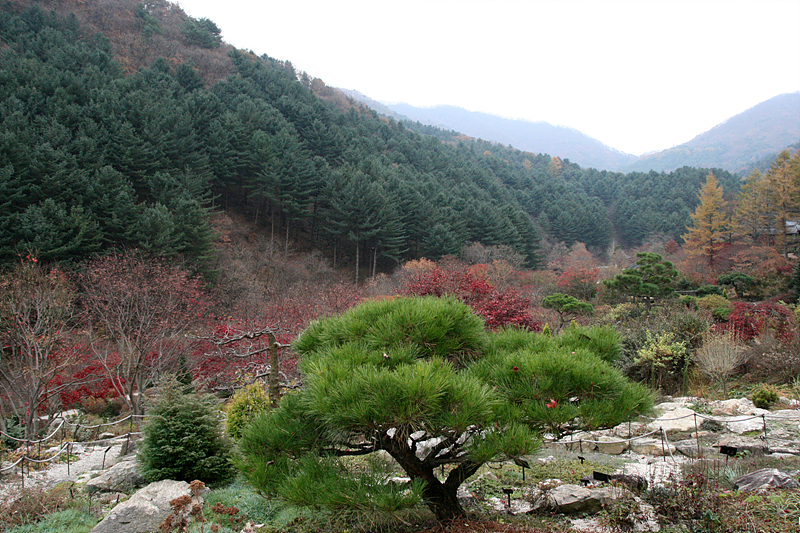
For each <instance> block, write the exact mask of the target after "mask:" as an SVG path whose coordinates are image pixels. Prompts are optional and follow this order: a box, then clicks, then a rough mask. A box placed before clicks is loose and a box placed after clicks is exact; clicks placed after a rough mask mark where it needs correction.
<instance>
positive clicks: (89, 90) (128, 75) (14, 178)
mask: <svg viewBox="0 0 800 533" xmlns="http://www.w3.org/2000/svg"><path fill="white" fill-rule="evenodd" d="M144 5H145V4H131V6H130V7H133V8H134V9H131V12H133V13H134V16H132V17H130V18H131V22H130V24H129V26H130V27H128V28H122V29H127V31H132V30H133V29H135V30H136V31H138V32H140V34H141V35H138V36H137V37H138V38H139V39H140V41H141V43H142V46H146V45H147V44H148V42H149V41H148V37H147V36H148V35H152V36H161V37H163V35H161V34H163V33H165V32H166V29H164V28H165V27H164V26H163V25H162V23H161V22H160V21H159V19H158V16H159V15H161V14H162V13H163V12H164V6H163V5H162V4H160V3H158V2H154V3H150V4H147V6H150V7H148V8H145V7H143V6H144ZM165 5H169V4H166V3H165ZM156 6H158V7H156ZM120 8H122V6H120ZM148 9H150V10H151V11H152V13H151V12H150V11H148ZM175 12H176V9H172V10H171V11H169V13H170V14H171V15H172V16H173V18H174V15H175ZM89 18H90V20H91V17H89ZM183 20H184V22H182V24H183V25H184V26H182V27H183V29H184V31H183V33H178V36H179V38H180V39H182V41H181V42H182V43H183V44H184V46H185V47H187V48H188V49H190V50H191V49H193V48H195V49H200V50H204V51H206V52H208V53H211V52H218V53H220V54H223V53H224V52H223V51H222V50H220V49H219V48H220V46H221V45H220V43H219V42H216V41H214V39H213V37H214V35H215V33H214V27H213V23H212V26H211V27H210V29H209V28H206V27H204V26H202V25H199V26H200V29H198V28H197V27H195V26H198V24H196V23H197V21H192V19H190V18H188V17H186V16H185V15H184V16H183ZM190 22H192V24H194V26H192V28H193V29H192V31H193V32H195V33H196V32H200V34H201V36H202V37H204V38H207V39H208V42H206V41H204V40H202V39H201V38H200V37H197V36H196V35H195V33H189V32H188V30H186V27H185V26H186V25H188V24H189V23H190ZM165 23H166V21H165ZM118 24H121V23H118ZM173 24H174V23H173ZM116 31H122V30H120V29H119V28H116ZM202 32H205V34H203V33H202ZM173 33H175V32H173ZM216 35H217V36H218V31H217V33H216ZM2 38H3V41H4V42H5V43H6V46H7V49H6V51H5V53H4V54H3V56H2V61H3V72H4V79H3V82H2V91H3V100H2V102H3V104H2V105H3V111H2V120H3V125H4V132H5V134H4V138H3V147H2V151H0V154H2V155H1V157H2V158H3V159H2V161H0V172H2V173H3V175H4V180H3V187H4V195H3V197H4V198H6V201H5V202H4V204H3V205H2V208H1V209H0V225H1V227H2V228H3V233H2V242H0V258H2V261H3V262H5V263H8V262H13V261H14V259H15V257H17V256H18V255H19V254H20V253H21V252H24V251H26V250H35V251H36V253H37V255H38V256H39V257H40V258H42V259H46V260H52V261H64V260H71V261H75V260H80V259H83V258H87V257H90V256H91V255H92V254H94V253H96V252H98V251H102V250H108V249H111V248H114V247H117V248H118V247H122V246H125V247H137V248H143V249H145V250H149V251H152V252H154V253H157V254H161V255H178V254H180V255H183V256H185V257H188V258H191V259H192V260H193V261H195V262H196V263H197V264H198V265H200V267H201V268H206V267H207V265H208V264H209V263H208V261H209V259H210V256H211V255H212V248H211V241H212V240H213V230H212V228H211V226H210V222H209V216H210V215H211V213H213V212H217V211H219V210H226V211H233V212H238V213H242V214H245V215H246V216H247V217H248V218H249V219H250V220H252V221H253V222H254V223H256V224H257V225H259V226H260V227H262V228H269V231H270V232H271V234H274V235H277V234H278V233H281V234H282V235H283V237H282V238H283V241H284V242H287V241H288V240H294V241H296V242H299V243H307V245H308V246H310V247H316V248H319V249H321V250H322V251H323V253H324V254H325V255H326V256H327V257H330V258H334V257H335V258H336V264H337V265H343V264H348V265H349V266H351V267H353V268H355V267H356V266H358V268H360V269H362V270H364V269H367V268H369V269H374V268H375V267H376V266H377V268H379V269H386V268H391V267H392V266H394V265H396V264H397V261H401V260H407V259H413V258H418V257H428V258H433V259H438V258H439V257H442V256H445V255H449V254H458V253H460V251H461V249H462V248H463V247H464V246H466V245H468V244H471V243H473V242H480V243H481V244H483V245H486V246H499V245H505V246H509V247H511V248H512V249H513V250H514V251H515V252H516V253H518V254H520V255H521V256H522V257H523V258H524V264H525V265H526V266H529V267H532V266H536V265H538V264H540V263H541V259H542V257H541V254H539V252H538V247H539V239H540V237H547V238H548V239H549V240H552V241H554V242H559V241H560V242H564V243H565V244H566V245H567V246H571V245H572V244H574V243H575V242H577V241H578V240H580V241H581V242H584V243H585V244H586V245H587V246H588V247H589V248H590V249H591V250H593V251H595V252H597V253H600V254H604V253H605V252H606V251H607V250H608V249H609V247H610V246H611V245H612V244H616V245H619V246H623V247H625V248H628V247H633V246H638V245H640V244H641V243H642V242H644V241H645V240H646V239H647V238H648V237H650V236H653V235H655V234H661V235H665V236H667V237H668V238H679V236H680V235H681V234H682V233H683V231H684V228H685V226H686V225H687V223H688V222H689V214H690V212H691V210H692V209H693V207H694V205H695V203H696V198H695V192H696V190H697V189H698V188H699V186H700V184H701V183H702V181H703V179H704V178H705V174H706V171H704V170H698V169H691V168H684V169H680V170H677V171H674V172H672V173H669V174H664V173H661V174H658V173H649V174H639V173H634V174H619V173H610V172H605V171H604V172H598V171H595V170H592V169H582V168H580V167H578V166H576V165H573V164H570V163H569V162H568V161H561V160H560V159H558V157H557V156H556V155H553V156H552V157H551V156H549V155H544V154H531V153H524V152H520V151H516V150H513V149H508V148H505V147H503V146H500V145H489V144H486V143H482V142H476V141H462V140H460V139H459V138H458V136H457V135H456V134H454V133H452V132H442V131H441V130H436V131H435V132H434V133H435V134H436V135H437V136H438V137H439V138H437V137H435V136H432V135H427V134H426V133H431V132H432V131H431V130H433V128H426V127H422V126H420V125H418V124H410V123H397V122H395V121H393V120H387V119H384V118H382V117H379V116H377V115H376V114H375V113H373V112H370V111H367V110H365V109H364V108H361V107H357V106H355V105H351V106H349V109H347V111H341V110H339V109H337V108H334V107H332V106H331V105H329V104H326V102H325V101H323V100H321V99H320V98H318V97H317V96H315V94H314V92H313V91H312V89H314V88H316V89H317V92H324V91H325V89H326V88H324V85H323V84H321V83H320V82H319V80H313V81H311V80H310V79H309V78H308V76H307V75H305V74H302V75H300V76H298V73H297V72H295V71H294V69H293V68H292V66H291V65H290V64H288V63H282V62H276V61H274V60H271V59H270V58H269V57H267V56H263V57H260V58H259V57H255V56H254V55H252V54H250V53H246V52H244V51H237V50H230V51H229V52H228V58H227V61H228V63H229V65H230V67H229V69H230V71H231V72H232V74H231V75H230V76H228V77H225V78H223V79H220V80H219V81H217V82H215V83H213V84H210V85H208V84H206V83H205V82H204V80H205V79H207V78H208V77H209V73H208V72H203V71H201V70H198V68H196V67H193V64H194V63H195V62H197V63H199V62H200V61H201V60H202V57H203V56H198V58H197V59H195V60H193V61H187V62H182V63H181V62H178V61H177V60H176V59H175V58H169V59H168V60H165V59H154V60H153V61H152V62H151V63H150V64H147V65H144V64H142V65H140V68H138V69H137V70H136V71H135V72H131V71H130V70H131V69H130V68H129V63H130V62H131V61H132V60H133V59H132V58H131V57H129V56H126V57H125V58H123V59H124V61H122V62H121V61H120V58H119V57H118V55H117V56H115V54H114V47H113V46H111V45H110V44H109V43H110V41H109V39H107V38H103V37H101V36H99V35H97V34H91V33H89V32H84V30H83V29H82V26H81V25H80V24H79V23H78V21H77V19H76V18H75V17H74V16H73V17H69V16H67V17H64V18H62V17H59V16H56V15H54V14H53V13H52V12H49V11H47V10H46V9H45V8H39V7H36V6H34V7H33V8H32V9H30V10H27V11H24V10H21V9H17V8H15V7H14V4H13V3H7V4H6V8H5V9H4V12H3V22H2ZM112 38H113V35H112ZM150 38H151V39H155V37H150ZM118 40H122V39H121V38H118ZM130 40H131V39H125V40H124V41H125V42H129V41H130ZM155 43H156V44H157V43H158V41H155ZM206 47H207V48H206ZM139 56H145V57H147V54H139ZM139 56H136V57H139ZM207 63H209V64H210V65H211V66H212V67H214V68H216V69H217V70H219V64H218V62H217V61H216V60H215V61H207ZM217 70H214V72H217ZM298 78H299V79H298ZM715 175H716V176H717V179H718V180H720V182H721V183H722V184H723V186H724V187H725V190H726V191H728V192H730V193H733V192H735V191H736V190H737V189H738V184H737V179H736V177H735V176H733V175H730V174H728V173H726V172H721V171H717V172H715ZM665 199H667V200H666V201H664V200H665ZM276 238H277V237H276ZM22 255H25V254H24V253H23V254H22Z"/></svg>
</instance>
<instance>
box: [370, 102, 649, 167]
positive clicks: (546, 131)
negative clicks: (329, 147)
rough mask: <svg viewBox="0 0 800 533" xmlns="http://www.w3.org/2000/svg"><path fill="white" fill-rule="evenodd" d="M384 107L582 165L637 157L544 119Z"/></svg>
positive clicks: (618, 163) (448, 108) (620, 164)
mask: <svg viewBox="0 0 800 533" xmlns="http://www.w3.org/2000/svg"><path fill="white" fill-rule="evenodd" d="M368 105H369V104H368ZM386 107H388V108H389V109H390V110H391V111H393V112H395V113H398V114H400V115H403V116H406V117H408V118H409V119H411V120H413V121H418V122H420V123H422V124H429V125H432V126H440V127H444V128H447V129H452V130H455V131H458V132H460V133H464V134H466V135H469V136H470V137H477V138H481V139H484V140H487V141H494V142H499V143H501V144H505V145H509V146H513V147H514V148H517V149H520V150H524V151H526V152H533V153H537V154H549V155H551V156H558V157H560V158H562V159H569V160H570V161H571V162H573V163H577V164H578V165H580V166H582V167H584V168H590V167H591V168H600V169H605V170H618V169H620V168H622V167H624V166H626V165H628V164H630V163H632V162H634V161H636V156H634V155H631V154H626V153H623V152H620V151H619V150H616V149H614V148H611V147H609V146H606V145H604V144H603V143H602V142H600V141H598V140H597V139H594V138H592V137H589V136H588V135H586V134H584V133H581V132H580V131H578V130H576V129H573V128H568V127H564V126H553V125H552V124H549V123H547V122H531V121H527V120H514V119H508V118H503V117H499V116H496V115H490V114H488V113H479V112H474V111H467V110H466V109H462V108H459V107H455V106H437V107H432V108H419V107H414V106H411V105H409V104H389V105H386ZM376 111H377V109H376Z"/></svg>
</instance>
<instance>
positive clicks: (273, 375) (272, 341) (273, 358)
mask: <svg viewBox="0 0 800 533" xmlns="http://www.w3.org/2000/svg"><path fill="white" fill-rule="evenodd" d="M267 339H268V341H269V403H270V405H271V406H272V407H273V408H275V407H278V401H279V400H280V399H281V388H280V383H279V381H278V368H279V367H280V361H279V360H278V340H277V339H276V338H275V335H274V334H273V333H271V332H268V333H267Z"/></svg>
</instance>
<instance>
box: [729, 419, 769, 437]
mask: <svg viewBox="0 0 800 533" xmlns="http://www.w3.org/2000/svg"><path fill="white" fill-rule="evenodd" d="M725 427H726V428H727V429H728V431H730V432H732V433H738V434H739V435H741V434H743V433H750V432H751V431H764V420H763V419H762V418H760V417H757V416H756V417H753V416H735V417H733V418H731V419H730V420H728V423H727V424H726V425H725Z"/></svg>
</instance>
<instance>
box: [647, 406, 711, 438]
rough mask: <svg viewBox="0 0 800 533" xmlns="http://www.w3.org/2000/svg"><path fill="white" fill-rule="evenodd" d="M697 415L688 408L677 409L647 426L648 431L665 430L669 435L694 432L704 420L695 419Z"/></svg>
mask: <svg viewBox="0 0 800 533" xmlns="http://www.w3.org/2000/svg"><path fill="white" fill-rule="evenodd" d="M661 405H672V404H661ZM695 414H696V413H695V412H694V411H692V410H691V409H687V408H686V407H676V408H674V409H672V410H670V411H667V412H666V413H664V414H663V415H661V416H660V417H658V418H656V419H655V420H653V421H652V422H650V423H649V424H647V430H648V431H655V430H657V429H659V428H663V429H664V431H666V432H667V433H669V432H672V431H693V430H695V429H696V428H697V425H699V424H700V423H701V422H702V420H696V419H695Z"/></svg>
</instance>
